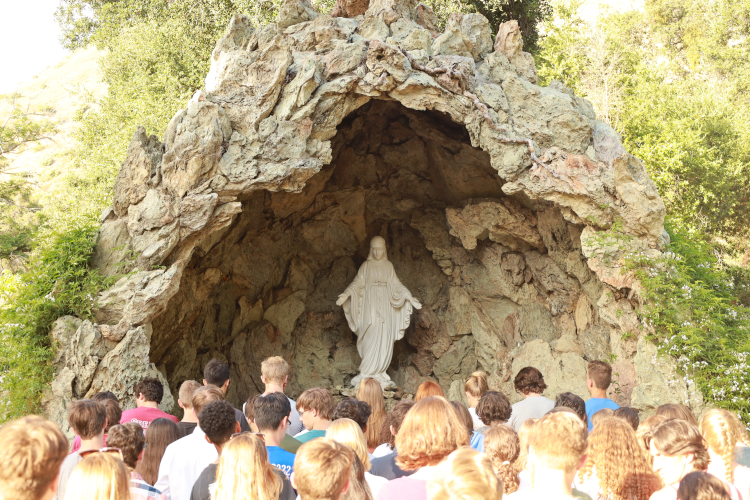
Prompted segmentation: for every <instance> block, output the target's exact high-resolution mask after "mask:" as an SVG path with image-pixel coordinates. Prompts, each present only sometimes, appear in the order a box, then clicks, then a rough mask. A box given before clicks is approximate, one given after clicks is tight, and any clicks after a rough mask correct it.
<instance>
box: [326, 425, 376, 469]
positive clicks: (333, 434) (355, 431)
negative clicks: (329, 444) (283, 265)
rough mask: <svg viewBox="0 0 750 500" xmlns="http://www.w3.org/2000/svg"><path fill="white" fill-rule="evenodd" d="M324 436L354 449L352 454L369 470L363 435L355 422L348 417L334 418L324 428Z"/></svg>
mask: <svg viewBox="0 0 750 500" xmlns="http://www.w3.org/2000/svg"><path fill="white" fill-rule="evenodd" d="M326 437H327V438H329V439H333V440H334V441H336V442H338V443H341V444H345V445H347V446H348V447H349V448H351V449H352V450H354V454H355V455H357V456H358V457H359V459H360V460H361V461H362V466H363V467H364V468H365V470H366V471H368V470H370V459H369V457H368V456H367V443H366V442H365V435H364V433H363V432H362V429H361V428H360V427H359V424H358V423H357V422H355V421H354V420H350V419H348V418H341V419H336V420H334V421H333V422H331V425H329V426H328V429H326Z"/></svg>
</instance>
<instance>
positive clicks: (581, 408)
mask: <svg viewBox="0 0 750 500" xmlns="http://www.w3.org/2000/svg"><path fill="white" fill-rule="evenodd" d="M555 406H564V407H565V408H570V409H571V410H573V411H574V412H576V415H578V418H580V419H581V420H583V421H584V422H586V424H588V423H589V422H588V417H587V416H586V402H585V401H584V400H583V398H582V397H581V396H579V395H577V394H573V393H572V392H562V393H560V394H558V395H557V398H556V399H555Z"/></svg>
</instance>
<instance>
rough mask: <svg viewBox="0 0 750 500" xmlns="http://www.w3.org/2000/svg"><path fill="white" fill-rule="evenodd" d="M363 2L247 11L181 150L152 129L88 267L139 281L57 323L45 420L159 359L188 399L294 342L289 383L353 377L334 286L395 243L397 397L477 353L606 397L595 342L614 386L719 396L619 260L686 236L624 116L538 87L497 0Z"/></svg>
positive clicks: (448, 385)
mask: <svg viewBox="0 0 750 500" xmlns="http://www.w3.org/2000/svg"><path fill="white" fill-rule="evenodd" d="M361 3H362V2H352V3H351V4H346V3H345V2H341V3H340V5H337V8H336V9H335V11H334V13H335V14H337V15H342V16H344V15H346V16H349V17H331V16H329V15H324V14H321V13H318V12H317V11H316V10H315V9H314V8H313V7H312V6H311V5H310V4H309V3H308V2H307V1H306V0H287V1H286V3H284V5H283V6H282V8H281V10H280V13H279V16H278V20H277V22H276V23H274V24H269V25H266V26H253V25H252V24H251V22H250V20H249V19H248V18H247V17H245V16H243V15H237V16H235V17H234V18H233V20H232V21H231V23H230V24H229V26H228V28H227V31H226V34H225V35H224V36H223V37H222V38H221V39H220V40H219V41H218V43H217V45H216V48H215V50H214V52H213V55H212V58H211V69H210V72H209V74H208V76H207V78H206V85H205V90H202V91H199V92H197V93H196V94H195V96H194V97H193V98H192V99H191V100H190V102H189V103H188V105H187V108H186V109H184V110H181V111H179V112H178V113H177V114H176V115H175V117H174V118H173V119H172V121H171V122H170V123H169V126H168V127H167V129H166V131H165V132H164V140H163V142H162V141H160V140H159V139H158V138H157V137H156V136H150V137H149V136H147V135H146V134H145V131H144V129H142V128H140V129H139V130H137V131H136V132H135V135H134V136H133V140H132V142H131V144H130V146H129V148H128V151H127V156H126V158H125V161H124V162H123V164H122V168H121V170H120V173H119V175H118V177H117V179H116V181H115V185H114V200H113V205H112V207H111V208H109V209H108V210H106V211H105V213H104V214H103V215H102V218H101V230H100V233H99V238H98V242H97V248H96V252H95V255H94V258H93V263H92V264H93V265H94V266H95V267H97V268H99V269H100V270H101V271H102V272H104V273H106V274H108V275H113V274H115V273H122V274H123V277H122V278H120V280H119V281H118V282H117V283H116V284H115V285H114V286H113V287H112V288H110V289H109V290H106V291H104V292H103V293H101V294H100V296H99V297H98V302H97V309H96V318H95V321H96V322H95V323H93V322H91V321H81V320H80V319H77V318H73V317H63V318H60V319H59V320H58V321H57V322H56V323H55V325H54V327H53V329H52V331H51V336H52V339H53V341H54V342H55V343H56V345H57V346H58V349H57V354H56V358H55V379H54V381H53V383H52V384H51V387H50V389H49V390H48V392H47V393H46V394H45V396H44V398H43V404H44V408H45V411H46V413H47V414H48V416H49V417H50V418H52V419H54V420H55V421H57V422H58V423H59V424H60V425H61V426H62V427H63V428H65V429H67V425H66V424H67V422H66V418H65V415H66V413H65V407H66V404H67V403H68V402H69V401H71V400H72V399H76V398H81V397H86V396H87V395H91V394H93V393H95V392H97V391H100V390H112V391H113V392H114V393H115V394H117V395H118V396H119V397H120V398H122V399H123V400H124V402H123V404H124V406H126V407H127V406H132V405H133V394H132V388H133V385H134V384H135V383H136V382H137V381H138V380H140V379H141V378H142V377H144V376H147V375H151V376H157V377H159V378H160V379H161V380H162V381H163V382H164V383H165V385H167V386H168V388H169V390H168V391H165V398H164V400H163V401H162V405H161V406H162V408H163V409H165V410H167V411H170V410H175V409H177V408H176V405H175V399H176V398H175V397H174V396H173V394H175V393H176V391H177V388H178V387H179V384H180V383H181V382H182V381H183V380H186V379H191V378H192V379H196V380H199V381H200V380H202V367H203V365H204V364H205V363H206V362H207V361H208V360H210V359H211V358H212V357H218V358H221V359H224V360H226V361H227V362H228V363H229V365H230V367H231V377H232V384H231V385H230V390H229V393H228V399H229V400H230V401H231V402H232V403H233V404H235V405H237V406H239V405H241V403H242V402H243V401H244V400H245V399H246V398H247V396H249V395H251V394H254V393H257V392H259V391H262V384H261V381H260V372H259V366H260V362H261V361H262V360H263V359H264V358H265V357H267V356H270V355H276V354H280V355H283V356H284V357H285V358H286V359H288V360H289V361H290V362H291V364H292V365H293V367H294V376H293V377H292V379H291V381H290V384H289V387H288V393H289V394H290V395H291V396H293V397H294V396H297V395H298V394H299V393H300V392H301V391H302V390H304V389H305V388H308V387H312V386H319V385H322V386H326V387H330V388H333V389H334V391H337V392H341V391H342V390H343V391H344V392H345V391H346V389H343V388H344V387H346V386H347V385H348V383H349V381H350V380H351V378H352V377H353V376H354V375H356V374H357V368H358V366H359V361H360V360H359V355H358V354H357V350H356V338H355V336H354V335H353V333H352V332H351V331H350V330H349V328H348V326H347V323H346V320H345V319H344V314H343V312H342V310H341V308H340V307H337V306H336V305H335V301H336V298H337V296H338V295H339V294H340V293H341V292H342V291H343V290H344V288H345V287H346V285H347V284H348V283H349V282H350V281H351V279H352V278H353V276H354V274H355V272H356V270H357V268H358V267H359V266H360V265H361V264H362V262H363V261H364V259H365V258H366V256H367V252H368V244H369V241H370V239H371V238H372V237H373V236H377V235H379V236H382V237H383V238H385V240H386V241H387V244H388V248H389V258H390V260H391V262H393V264H394V266H395V269H396V271H397V273H398V275H399V277H400V279H401V280H402V282H403V283H404V285H405V286H406V287H407V288H408V289H409V290H412V291H413V293H414V294H415V296H416V297H418V298H419V300H420V301H421V302H422V303H423V304H424V307H423V308H422V309H421V310H420V311H415V313H414V316H413V318H412V322H411V326H410V327H409V329H408V330H407V332H406V336H405V338H404V339H402V340H400V341H399V342H398V343H397V344H396V345H395V347H394V356H393V361H392V363H391V367H390V370H389V375H390V376H391V378H393V380H394V381H395V382H396V384H397V385H398V387H399V389H398V390H397V391H395V393H393V394H389V396H390V397H393V398H400V397H408V396H409V395H410V394H413V393H414V392H415V390H416V387H417V386H418V385H419V384H420V383H421V382H422V381H424V380H427V379H431V380H435V381H437V382H438V383H439V384H440V385H441V386H442V387H443V389H444V390H445V391H446V393H447V394H449V396H450V397H451V398H455V399H462V398H463V390H462V388H463V383H464V380H465V378H466V377H467V376H468V375H469V374H470V373H471V372H472V371H474V370H476V369H482V370H485V371H486V372H487V373H488V374H489V375H490V385H491V386H492V387H495V388H499V389H501V390H503V391H504V392H505V393H506V394H508V395H509V396H510V397H511V400H512V401H516V400H517V399H518V398H519V396H518V395H516V394H515V392H514V390H513V387H512V379H513V376H514V375H515V373H516V372H517V371H518V370H519V369H520V368H521V367H523V366H527V365H533V366H536V367H538V368H540V369H541V370H542V372H543V373H544V374H545V377H546V380H547V381H548V383H549V388H548V389H547V391H546V393H545V394H546V395H548V396H550V397H552V398H554V397H555V395H556V394H557V393H559V392H562V391H567V390H570V391H573V392H575V393H577V394H579V395H581V396H584V397H588V394H587V392H586V386H585V372H586V363H587V362H588V360H592V359H614V363H613V366H614V371H615V372H616V374H617V375H616V384H614V388H613V391H612V397H613V398H614V399H616V400H618V401H619V402H621V403H623V404H631V405H633V406H636V407H638V408H641V409H642V410H644V412H645V413H648V412H649V411H652V410H653V408H654V407H655V406H657V405H659V404H662V403H665V402H682V403H686V404H688V405H690V406H691V407H693V408H695V409H697V408H699V407H700V406H701V403H702V401H701V397H700V395H699V393H698V392H697V391H696V388H695V387H694V386H692V385H690V386H688V385H687V384H686V383H685V382H684V380H683V379H682V378H681V377H680V376H679V374H678V373H677V372H676V370H675V367H674V363H673V362H671V360H670V359H668V358H665V357H662V356H660V355H658V354H657V350H656V347H655V346H653V345H652V344H650V343H649V342H647V341H646V340H645V334H646V333H647V330H646V329H644V328H643V326H642V325H641V324H640V323H639V320H638V318H637V316H636V314H635V312H634V305H635V304H636V301H637V297H638V294H637V292H638V284H637V283H634V281H633V278H632V276H631V275H629V274H627V273H622V272H621V266H622V258H623V255H624V254H625V253H626V252H634V251H635V252H642V253H647V254H650V255H658V253H659V252H660V251H661V250H662V249H663V248H664V245H665V243H666V242H667V240H668V236H667V235H666V233H665V232H664V228H663V221H664V214H665V210H664V204H663V203H662V201H661V199H660V198H659V195H658V193H657V191H656V188H655V185H654V183H653V182H652V181H651V180H650V179H649V177H648V175H647V173H646V171H645V169H644V167H643V165H642V164H641V162H640V161H639V160H638V159H637V158H635V157H633V156H631V155H630V154H628V153H627V152H626V151H625V149H624V148H623V146H622V144H621V140H620V138H619V136H618V134H617V133H616V132H615V131H614V130H612V129H611V128H610V127H609V126H608V125H607V124H605V123H604V122H602V121H599V120H597V119H596V116H595V114H594V111H593V108H592V106H591V104H590V103H589V102H588V101H586V100H584V99H581V98H579V97H576V96H575V94H574V93H573V92H572V91H571V90H569V89H567V88H565V87H564V86H563V85H562V84H560V83H558V82H552V83H551V84H550V85H549V86H548V87H540V86H538V85H537V75H536V70H535V67H534V61H533V59H532V57H531V56H530V55H529V54H528V53H526V52H523V50H522V47H523V41H522V39H521V37H520V32H519V29H518V25H517V24H516V23H515V22H514V21H511V22H508V23H505V24H503V25H502V26H501V27H500V31H499V33H498V34H497V36H496V37H495V40H494V44H493V39H492V34H491V33H490V28H489V23H488V21H487V20H486V19H485V18H484V17H483V16H481V15H479V14H469V15H460V14H454V15H453V16H451V18H450V20H449V22H448V23H447V27H446V28H445V30H444V32H443V33H440V32H438V30H437V28H436V27H437V19H436V17H435V15H434V14H433V13H432V12H431V11H430V9H429V8H427V7H425V6H424V5H423V4H417V3H416V2H415V1H414V0H371V1H370V2H369V7H367V10H366V11H363V9H362V8H358V7H357V6H358V5H360V4H361ZM360 7H361V5H360ZM358 9H359V10H358ZM612 356H614V358H612ZM177 410H178V409H177Z"/></svg>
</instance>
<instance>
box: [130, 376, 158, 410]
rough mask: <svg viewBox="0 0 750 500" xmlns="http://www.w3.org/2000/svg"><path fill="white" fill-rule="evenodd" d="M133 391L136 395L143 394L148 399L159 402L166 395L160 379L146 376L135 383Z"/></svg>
mask: <svg viewBox="0 0 750 500" xmlns="http://www.w3.org/2000/svg"><path fill="white" fill-rule="evenodd" d="M133 392H134V393H135V396H136V397H138V395H139V394H143V397H144V398H146V401H152V402H154V403H156V404H159V403H161V399H162V398H163V397H164V386H163V385H161V382H159V379H156V378H153V377H146V378H144V379H143V380H141V381H140V382H138V383H137V384H136V385H135V387H134V388H133Z"/></svg>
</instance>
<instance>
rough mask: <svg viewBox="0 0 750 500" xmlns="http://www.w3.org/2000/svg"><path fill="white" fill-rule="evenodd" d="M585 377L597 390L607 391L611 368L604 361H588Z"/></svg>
mask: <svg viewBox="0 0 750 500" xmlns="http://www.w3.org/2000/svg"><path fill="white" fill-rule="evenodd" d="M586 376H587V377H588V378H590V379H591V380H593V381H594V385H595V386H596V388H597V389H602V390H607V389H608V388H609V384H611V383H612V367H611V366H610V365H609V363H606V362H604V361H589V366H588V369H587V370H586Z"/></svg>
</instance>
